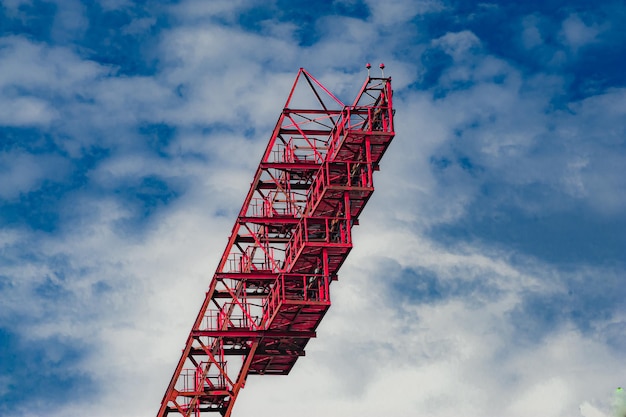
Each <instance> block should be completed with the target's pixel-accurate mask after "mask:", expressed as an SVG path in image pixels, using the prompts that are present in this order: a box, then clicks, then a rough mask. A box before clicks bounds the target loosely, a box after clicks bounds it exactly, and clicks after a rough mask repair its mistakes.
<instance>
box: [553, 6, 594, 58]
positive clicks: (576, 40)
mask: <svg viewBox="0 0 626 417" xmlns="http://www.w3.org/2000/svg"><path fill="white" fill-rule="evenodd" d="M600 32H601V28H600V27H599V26H598V25H590V26H588V25H586V24H585V23H584V22H583V20H582V19H581V18H580V16H579V15H577V14H572V15H570V16H569V17H568V18H567V19H565V20H564V21H563V23H562V25H561V36H562V37H563V39H564V41H565V44H566V45H567V46H569V47H570V48H571V49H572V50H573V51H576V50H578V49H579V48H580V47H582V46H585V45H588V44H590V43H592V42H594V41H595V40H596V37H597V36H598V34H599V33H600Z"/></svg>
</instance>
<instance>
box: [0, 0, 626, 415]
mask: <svg viewBox="0 0 626 417" xmlns="http://www.w3.org/2000/svg"><path fill="white" fill-rule="evenodd" d="M309 3H311V2H305V1H287V0H284V1H283V0H276V1H270V2H253V1H248V0H236V1H226V0H224V1H220V0H216V1H211V2H207V1H200V0H180V1H144V2H131V1H127V0H93V1H85V2H79V1H73V0H56V1H43V0H2V1H1V2H0V4H1V6H0V30H1V33H0V108H1V109H2V110H1V111H0V305H1V306H2V307H1V308H0V346H1V349H2V350H1V352H2V355H1V356H0V415H3V416H5V415H6V416H16V417H22V416H37V415H47V416H64V417H67V416H70V417H71V416H83V415H91V416H96V417H97V416H102V417H104V416H111V415H124V416H145V415H152V414H155V413H156V411H157V409H158V406H159V403H160V400H161V398H162V395H163V392H164V390H165V388H166V385H167V383H168V382H169V379H170V377H171V373H172V371H173V369H174V366H175V364H176V361H177V360H178V357H179V354H180V349H182V347H183V344H184V340H185V338H186V336H187V333H188V331H189V328H190V326H191V324H192V321H193V319H194V318H195V315H196V313H197V310H198V308H199V307H200V303H201V300H202V298H203V296H204V291H205V289H206V288H207V286H208V283H209V280H210V278H211V276H212V274H213V271H214V270H215V267H216V265H217V262H218V260H219V256H220V255H221V252H222V250H223V247H224V245H225V244H226V239H227V236H228V233H229V232H230V229H231V227H232V224H233V222H234V219H235V217H236V214H237V212H238V210H239V208H240V205H241V201H242V200H243V198H244V196H245V192H246V191H247V188H248V186H249V183H250V181H251V179H252V175H253V172H254V170H255V168H256V164H257V162H258V161H259V159H260V157H261V152H262V150H263V149H264V147H265V145H266V142H267V140H268V139H269V135H270V133H271V129H272V128H273V126H274V124H275V122H276V120H277V118H278V115H279V112H280V110H281V108H282V106H283V104H284V102H285V100H286V97H287V94H288V89H289V87H290V85H291V83H292V82H293V79H294V77H295V75H296V73H297V71H298V68H300V67H304V68H306V69H307V70H308V71H309V72H311V73H312V74H313V75H314V76H315V77H316V78H318V79H319V80H320V81H322V82H323V83H324V84H325V85H326V86H327V87H328V88H329V89H330V90H331V91H333V92H334V93H335V94H336V95H337V96H338V97H340V98H341V99H343V100H344V101H345V102H351V101H352V99H353V97H354V94H355V93H356V91H357V90H358V88H359V87H360V85H361V84H362V82H363V80H364V78H365V76H366V71H365V69H364V65H365V63H366V62H371V63H372V64H373V70H374V69H375V70H376V71H377V70H378V68H377V67H378V63H379V62H384V63H385V65H386V69H385V72H386V74H387V75H391V76H392V77H393V83H394V89H395V95H394V99H395V106H396V109H397V110H396V127H397V131H396V133H397V134H396V139H395V140H394V143H393V144H392V146H391V147H390V149H389V151H388V153H387V154H386V155H385V158H384V160H383V163H382V165H381V171H380V173H378V174H379V175H378V176H377V177H376V179H375V180H376V186H377V191H376V193H375V194H374V197H373V198H372V200H371V202H370V203H369V205H368V207H367V209H366V210H365V212H364V213H363V215H362V218H361V225H360V226H359V227H358V228H357V229H356V230H355V232H354V237H355V249H354V250H353V252H352V253H351V255H350V258H349V260H348V261H347V262H346V264H345V265H344V266H343V268H342V271H341V272H342V273H341V280H340V282H339V283H338V285H337V287H334V288H333V307H332V309H331V312H330V313H329V315H328V316H327V317H326V318H325V320H324V322H323V324H322V325H321V327H320V329H319V331H318V339H316V340H314V341H313V342H311V343H310V345H309V348H308V351H307V357H306V358H304V359H303V360H301V361H299V362H298V364H297V365H296V367H295V368H294V370H293V372H292V374H291V375H290V376H288V377H286V378H268V377H266V378H261V377H257V378H252V377H251V378H250V379H249V381H248V383H247V386H246V389H245V390H244V391H242V393H241V395H240V396H239V399H238V403H237V406H236V407H235V413H236V415H252V414H253V413H255V414H258V415H269V414H270V413H272V414H273V415H277V416H282V415H284V416H287V415H289V416H291V415H302V416H319V415H326V416H340V415H341V416H344V417H345V416H357V415H358V416H360V417H363V416H379V415H383V414H384V415H395V416H414V415H415V416H417V415H428V416H437V417H439V416H440V417H447V416H458V415H464V416H496V415H497V416H506V417H509V416H510V417H516V416H528V415H541V416H543V417H561V416H563V417H564V416H583V417H602V416H604V417H606V416H611V415H613V411H612V395H613V392H614V390H615V388H616V387H617V386H623V385H625V384H626V350H625V349H624V346H626V303H624V300H625V299H626V256H625V254H626V214H625V213H626V176H625V175H624V172H625V171H624V167H625V166H626V140H625V137H626V123H625V122H624V120H626V73H625V72H624V71H623V68H624V66H625V65H626V60H625V58H624V57H625V56H626V31H624V29H623V22H624V20H625V19H626V6H624V4H623V2H621V1H611V0H609V1H603V2H594V3H590V2H588V1H571V0H569V1H558V0H549V1H524V2H508V1H506V2H505V1H500V2H498V1H496V2H475V1H461V0H458V1H446V0H421V1H420V0H411V1H409V0H398V1H393V2H391V1H375V0H363V1H358V0H335V1H318V2H314V4H313V5H311V4H309Z"/></svg>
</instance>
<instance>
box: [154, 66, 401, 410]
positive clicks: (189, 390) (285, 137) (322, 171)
mask: <svg viewBox="0 0 626 417" xmlns="http://www.w3.org/2000/svg"><path fill="white" fill-rule="evenodd" d="M380 68H381V72H382V70H383V69H384V65H383V64H381V65H380ZM367 70H368V77H367V79H366V81H365V83H364V84H363V87H362V88H361V90H360V91H359V93H358V95H357V97H356V99H355V101H354V103H353V104H352V105H344V104H343V103H342V102H341V101H339V100H338V99H337V98H336V97H335V96H334V95H333V94H332V93H330V92H329V91H328V90H327V89H326V88H325V87H324V86H323V85H322V84H321V83H320V82H319V81H317V80H316V79H315V78H314V77H313V76H311V74H309V73H308V72H307V71H306V70H304V69H302V68H301V69H300V71H299V72H298V75H297V76H296V80H295V82H294V84H293V87H292V89H291V92H290V93H289V97H288V99H287V103H286V104H285V107H284V109H283V110H282V112H281V113H280V116H279V118H278V123H277V124H276V127H275V128H274V130H273V132H272V134H271V137H270V140H269V143H268V145H267V148H266V150H265V153H264V154H263V157H262V159H261V162H260V164H259V166H258V168H257V170H256V173H255V174H254V179H253V180H252V184H251V186H250V190H249V191H248V194H247V195H246V198H245V200H244V203H243V206H242V208H241V211H240V212H239V215H238V217H237V221H236V222H235V225H234V227H233V230H232V234H231V235H230V238H229V239H228V244H227V245H226V249H225V251H224V254H223V255H222V258H221V260H220V262H219V265H218V267H217V270H216V272H215V275H214V276H213V279H212V280H211V283H210V285H209V289H208V291H207V293H206V297H205V299H204V302H203V303H202V307H201V308H200V312H199V313H198V317H197V318H196V320H195V322H194V324H193V327H192V329H191V332H190V333H189V337H188V338H187V341H186V344H185V348H184V350H183V352H182V355H181V358H180V360H179V362H178V365H177V366H176V369H175V371H174V375H173V377H172V379H171V381H170V383H169V385H168V387H167V390H166V392H165V395H164V396H163V400H162V402H161V407H160V408H159V412H158V414H157V416H158V417H163V416H167V415H169V414H177V415H182V416H185V417H191V416H194V417H196V416H200V415H208V414H209V413H210V412H217V413H219V414H221V415H222V416H226V417H228V416H230V415H231V413H232V410H233V406H234V404H235V399H236V398H237V395H238V394H239V391H240V390H241V389H242V388H243V386H244V384H245V382H246V378H247V377H248V376H249V375H287V374H288V373H289V371H290V370H291V369H292V368H293V366H294V364H295V363H296V361H297V360H298V358H299V357H301V356H304V349H305V347H306V345H307V343H308V341H309V340H310V339H311V338H313V337H315V335H316V333H315V332H316V329H317V327H318V326H319V324H320V322H321V320H322V318H323V317H324V315H325V314H326V312H327V311H328V308H329V307H330V304H331V303H330V284H331V282H332V281H336V280H337V272H338V270H339V268H340V267H341V265H342V264H343V263H344V261H345V260H346V257H347V256H348V254H349V252H350V250H351V249H352V233H351V230H352V227H353V226H354V225H357V224H358V218H359V215H360V214H361V211H362V210H363V208H364V207H365V204H366V203H367V201H368V200H369V198H370V196H371V195H372V193H373V192H374V183H373V173H374V171H377V170H378V169H379V162H380V160H381V158H382V156H383V154H384V153H385V150H386V149H387V147H388V146H389V144H390V143H391V140H392V139H393V137H394V126H393V115H394V110H393V107H392V90H391V78H390V77H387V78H385V77H384V72H383V73H382V76H381V77H371V76H370V65H369V64H367Z"/></svg>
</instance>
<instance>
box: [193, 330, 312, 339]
mask: <svg viewBox="0 0 626 417" xmlns="http://www.w3.org/2000/svg"><path fill="white" fill-rule="evenodd" d="M191 335H192V336H193V337H199V336H208V337H227V338H244V339H264V338H271V339H311V338H314V337H317V334H316V333H315V332H281V331H275V330H248V329H229V330H193V331H192V332H191Z"/></svg>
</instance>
